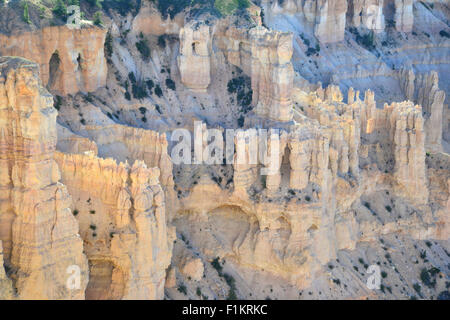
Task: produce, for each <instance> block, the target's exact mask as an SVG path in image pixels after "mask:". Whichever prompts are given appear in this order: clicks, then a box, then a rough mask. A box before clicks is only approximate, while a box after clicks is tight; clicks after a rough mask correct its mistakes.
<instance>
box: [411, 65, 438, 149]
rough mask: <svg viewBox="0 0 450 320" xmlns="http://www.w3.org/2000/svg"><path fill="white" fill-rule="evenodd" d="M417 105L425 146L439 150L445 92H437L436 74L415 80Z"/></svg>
mask: <svg viewBox="0 0 450 320" xmlns="http://www.w3.org/2000/svg"><path fill="white" fill-rule="evenodd" d="M416 88H417V103H418V104H419V105H421V106H422V109H423V113H424V120H425V132H426V146H427V148H430V149H433V150H440V149H441V148H442V147H441V142H442V131H443V121H442V120H443V118H444V114H443V112H444V101H445V92H444V91H442V90H439V78H438V75H437V73H436V72H431V73H429V74H420V75H419V76H418V78H417V80H416Z"/></svg>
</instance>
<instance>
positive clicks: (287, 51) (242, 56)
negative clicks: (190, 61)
mask: <svg viewBox="0 0 450 320" xmlns="http://www.w3.org/2000/svg"><path fill="white" fill-rule="evenodd" d="M217 37H218V45H219V46H220V47H221V49H222V50H223V51H224V52H225V55H226V57H227V58H228V61H229V62H230V63H231V64H233V65H235V66H238V67H239V68H241V69H242V70H243V71H244V72H245V73H246V74H247V75H248V76H250V77H251V85H252V90H253V96H252V104H253V105H254V106H255V113H256V114H257V115H259V116H260V117H263V118H268V119H272V120H275V121H289V120H291V119H292V100H291V95H292V89H293V83H294V69H293V66H292V63H291V58H292V54H293V47H292V34H291V33H287V32H278V31H272V30H268V29H266V28H265V27H262V26H258V27H255V28H252V29H250V30H249V31H247V30H244V29H237V28H234V27H231V28H226V29H225V30H223V31H221V32H218V36H217Z"/></svg>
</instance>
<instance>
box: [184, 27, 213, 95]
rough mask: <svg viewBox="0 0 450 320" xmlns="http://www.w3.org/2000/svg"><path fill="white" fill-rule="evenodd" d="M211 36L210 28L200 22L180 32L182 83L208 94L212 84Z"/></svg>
mask: <svg viewBox="0 0 450 320" xmlns="http://www.w3.org/2000/svg"><path fill="white" fill-rule="evenodd" d="M210 55H211V35H210V30H209V26H207V25H205V24H201V23H199V22H197V23H194V24H190V25H186V26H184V28H181V30H180V55H179V56H178V68H179V70H180V74H181V82H182V83H183V84H184V86H185V87H186V88H189V89H191V90H193V91H196V92H206V89H207V88H208V86H209V84H210V82H211V57H210Z"/></svg>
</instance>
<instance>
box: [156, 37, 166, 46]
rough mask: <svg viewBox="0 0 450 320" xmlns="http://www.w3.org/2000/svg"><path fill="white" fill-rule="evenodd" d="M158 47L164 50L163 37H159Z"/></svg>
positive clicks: (164, 40) (164, 41)
mask: <svg viewBox="0 0 450 320" xmlns="http://www.w3.org/2000/svg"><path fill="white" fill-rule="evenodd" d="M158 46H159V47H160V48H161V49H164V48H165V47H166V39H165V38H164V35H160V36H159V37H158Z"/></svg>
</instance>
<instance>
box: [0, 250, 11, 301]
mask: <svg viewBox="0 0 450 320" xmlns="http://www.w3.org/2000/svg"><path fill="white" fill-rule="evenodd" d="M3 265H4V261H3V246H2V241H0V300H6V299H12V298H13V296H14V295H13V287H12V282H11V280H10V279H8V277H7V276H6V272H5V268H4V267H3Z"/></svg>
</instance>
